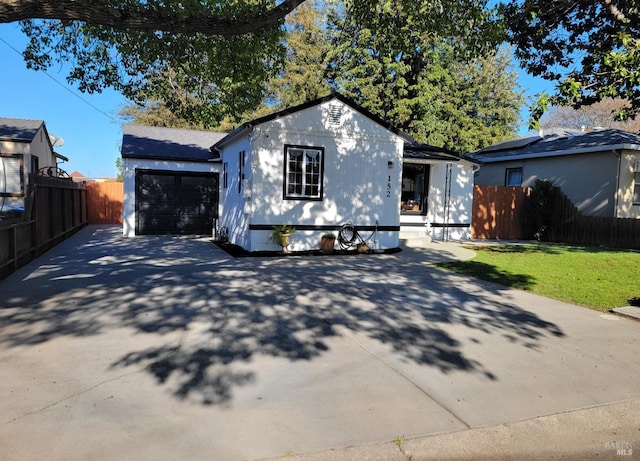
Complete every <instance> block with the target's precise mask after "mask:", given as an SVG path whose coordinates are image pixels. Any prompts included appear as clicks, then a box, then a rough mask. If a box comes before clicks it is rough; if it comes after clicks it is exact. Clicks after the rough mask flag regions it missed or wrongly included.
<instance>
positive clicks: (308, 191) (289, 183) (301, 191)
mask: <svg viewBox="0 0 640 461" xmlns="http://www.w3.org/2000/svg"><path fill="white" fill-rule="evenodd" d="M284 151H285V159H284V160H285V161H284V163H285V171H284V198H285V199H292V200H322V183H323V181H322V179H323V178H322V177H323V172H324V148H322V147H307V146H289V145H287V146H285V148H284Z"/></svg>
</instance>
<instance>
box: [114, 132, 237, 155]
mask: <svg viewBox="0 0 640 461" xmlns="http://www.w3.org/2000/svg"><path fill="white" fill-rule="evenodd" d="M123 131H124V133H123V136H122V158H139V159H148V160H178V161H179V160H182V161H195V162H205V161H212V160H217V159H218V158H217V157H216V156H215V155H214V154H213V153H212V152H211V150H210V146H211V145H212V144H213V143H215V142H217V141H218V140H219V139H221V138H222V137H224V136H225V135H224V133H216V132H214V131H196V130H183V129H176V128H161V127H151V126H144V125H136V124H127V125H125V126H124V129H123Z"/></svg>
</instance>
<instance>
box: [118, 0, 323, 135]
mask: <svg viewBox="0 0 640 461" xmlns="http://www.w3.org/2000/svg"><path fill="white" fill-rule="evenodd" d="M322 8H324V4H322V3H319V4H317V5H314V4H313V3H312V2H308V3H305V4H303V5H301V6H300V7H299V8H298V9H297V10H296V11H295V12H294V13H292V14H291V15H290V16H289V17H288V18H287V23H286V27H285V29H286V30H287V34H286V36H285V49H286V52H285V53H286V59H285V62H284V64H283V67H282V70H281V71H280V72H279V73H278V75H276V76H274V77H272V78H270V79H269V80H268V81H267V82H266V83H265V84H264V97H263V100H262V102H261V104H260V106H258V107H257V108H255V109H252V110H248V111H246V112H244V113H236V114H234V115H233V116H229V115H228V116H225V117H224V118H223V119H222V120H221V121H220V122H219V123H217V124H215V125H214V126H209V125H205V124H203V123H201V122H198V121H194V120H185V119H183V118H180V117H178V116H176V115H174V114H173V113H172V112H171V110H169V108H168V107H167V106H166V105H165V104H164V103H163V102H162V101H158V100H154V101H146V102H145V103H143V104H141V103H134V104H130V105H128V106H126V107H125V108H123V109H122V110H120V116H121V117H122V118H124V119H125V120H126V121H135V122H136V123H140V124H143V125H149V126H162V127H170V128H188V129H195V130H206V129H209V128H211V129H213V130H215V131H223V132H224V131H230V130H232V129H233V128H234V127H235V126H237V125H238V124H239V123H241V122H246V121H249V120H253V119H255V118H259V117H261V116H264V115H268V114H270V113H272V112H275V111H278V110H281V109H286V108H288V107H292V106H296V105H298V104H302V103H305V102H307V101H310V100H313V99H316V98H319V97H322V96H325V95H326V94H328V93H329V92H330V91H331V86H330V85H329V83H328V82H327V79H326V77H325V75H326V66H327V63H326V56H327V53H328V50H329V42H328V40H327V37H326V34H325V32H324V31H323V28H322V24H323V21H324V10H322Z"/></svg>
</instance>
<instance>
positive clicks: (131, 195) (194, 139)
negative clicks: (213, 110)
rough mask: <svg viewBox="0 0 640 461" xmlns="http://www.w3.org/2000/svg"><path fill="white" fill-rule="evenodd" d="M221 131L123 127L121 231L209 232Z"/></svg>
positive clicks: (214, 205) (214, 209) (214, 215)
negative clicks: (215, 145)
mask: <svg viewBox="0 0 640 461" xmlns="http://www.w3.org/2000/svg"><path fill="white" fill-rule="evenodd" d="M223 136H224V134H222V133H213V132H208V131H194V130H178V129H172V128H158V127H147V126H141V125H134V124H128V125H125V126H124V135H123V138H122V159H123V163H124V209H123V234H124V235H125V236H134V235H140V234H211V233H212V230H213V229H214V226H215V220H216V219H217V217H218V182H219V181H218V178H219V173H220V159H219V157H217V156H216V155H215V154H214V153H213V152H212V151H211V150H210V147H211V145H212V144H213V143H215V142H216V141H218V140H219V139H220V138H222V137H223Z"/></svg>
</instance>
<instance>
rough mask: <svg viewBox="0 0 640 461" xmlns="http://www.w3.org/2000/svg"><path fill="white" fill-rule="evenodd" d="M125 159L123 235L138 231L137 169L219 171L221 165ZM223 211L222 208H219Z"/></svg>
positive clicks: (130, 235) (128, 235)
mask: <svg viewBox="0 0 640 461" xmlns="http://www.w3.org/2000/svg"><path fill="white" fill-rule="evenodd" d="M123 160H124V178H123V179H124V203H123V210H122V215H123V216H122V235H124V236H125V237H133V236H135V231H136V197H135V192H136V170H137V169H142V170H163V171H182V172H184V171H192V172H204V173H219V172H220V171H221V166H220V164H218V163H210V162H206V163H205V162H176V161H168V160H142V159H132V158H125V159H123ZM219 212H220V213H221V212H222V210H221V209H219Z"/></svg>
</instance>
